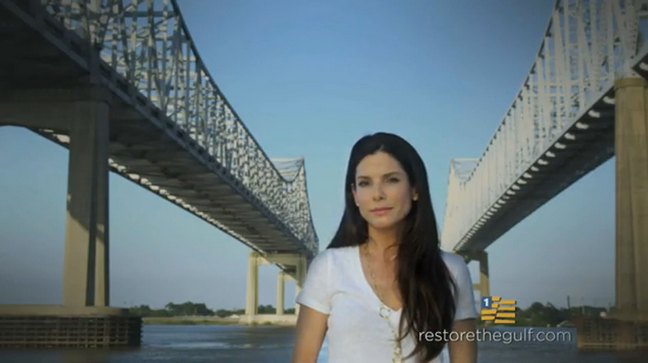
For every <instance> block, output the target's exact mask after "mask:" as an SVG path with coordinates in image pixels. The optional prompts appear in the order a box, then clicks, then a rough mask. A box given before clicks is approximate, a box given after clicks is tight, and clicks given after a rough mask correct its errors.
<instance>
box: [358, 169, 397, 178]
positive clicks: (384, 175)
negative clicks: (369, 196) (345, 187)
mask: <svg viewBox="0 0 648 363" xmlns="http://www.w3.org/2000/svg"><path fill="white" fill-rule="evenodd" d="M400 174H401V172H400V171H390V172H389V173H386V174H383V178H384V177H387V176H391V175H400ZM358 179H371V178H370V177H368V176H366V175H358Z"/></svg>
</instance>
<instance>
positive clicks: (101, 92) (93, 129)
mask: <svg viewBox="0 0 648 363" xmlns="http://www.w3.org/2000/svg"><path fill="white" fill-rule="evenodd" d="M110 103H111V95H110V92H109V91H108V90H107V89H105V88H103V87H98V86H94V85H77V86H73V87H70V88H60V89H54V88H52V89H50V88H38V89H31V90H30V89H20V90H12V91H11V92H9V93H8V94H7V95H5V96H4V97H3V99H2V100H0V124H4V125H15V126H22V127H27V128H30V129H32V130H35V129H51V130H56V131H57V132H59V133H62V134H67V135H68V136H69V137H70V144H69V151H70V153H69V162H68V192H67V216H66V222H65V252H64V266H63V305H64V306H70V307H83V306H97V307H102V306H108V305H109V301H110V294H109V287H110V284H109V271H108V268H109V261H108V258H109V243H108V171H109V168H108V155H109V150H108V146H109V112H110Z"/></svg>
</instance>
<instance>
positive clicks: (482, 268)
mask: <svg viewBox="0 0 648 363" xmlns="http://www.w3.org/2000/svg"><path fill="white" fill-rule="evenodd" d="M465 261H466V263H468V262H470V261H477V262H479V282H478V283H473V289H476V290H479V297H480V299H481V298H484V297H486V296H490V281H489V277H488V253H487V252H486V251H480V252H476V253H471V254H469V255H467V256H466V257H465Z"/></svg>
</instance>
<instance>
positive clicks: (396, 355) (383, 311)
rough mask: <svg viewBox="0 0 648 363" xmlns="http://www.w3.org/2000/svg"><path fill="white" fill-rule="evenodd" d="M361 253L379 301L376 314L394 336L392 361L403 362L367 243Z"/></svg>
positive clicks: (394, 362)
mask: <svg viewBox="0 0 648 363" xmlns="http://www.w3.org/2000/svg"><path fill="white" fill-rule="evenodd" d="M363 254H364V256H365V261H366V262H367V270H369V271H368V272H369V284H370V285H371V287H372V288H373V290H374V292H375V293H376V295H377V296H378V300H379V301H380V306H379V307H378V315H379V316H380V317H381V318H382V319H383V320H385V321H386V322H387V325H388V326H389V329H390V330H391V332H392V335H393V336H394V350H393V353H392V363H402V362H403V355H402V349H401V342H400V340H398V334H396V330H394V327H393V326H392V324H391V322H390V321H389V316H390V315H391V312H392V311H393V310H392V309H391V308H390V307H389V306H387V305H385V303H384V302H383V301H385V299H384V297H383V296H382V294H381V293H380V290H379V289H378V286H377V285H376V282H375V281H376V275H375V273H374V271H373V268H372V266H371V258H370V254H369V243H365V249H364V251H363Z"/></svg>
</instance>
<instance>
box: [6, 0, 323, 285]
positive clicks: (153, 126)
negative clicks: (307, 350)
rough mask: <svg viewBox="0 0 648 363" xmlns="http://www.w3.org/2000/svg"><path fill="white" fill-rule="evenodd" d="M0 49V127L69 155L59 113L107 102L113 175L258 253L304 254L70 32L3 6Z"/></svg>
mask: <svg viewBox="0 0 648 363" xmlns="http://www.w3.org/2000/svg"><path fill="white" fill-rule="evenodd" d="M56 34H58V35H59V36H58V37H54V36H53V35H56ZM0 47H1V49H3V51H2V52H0V94H1V95H2V97H1V99H0V125H15V126H24V127H27V128H29V129H30V130H31V131H34V132H36V133H38V134H40V135H42V136H44V137H46V138H48V139H50V140H52V141H55V142H57V143H59V144H61V145H62V146H64V147H69V134H70V129H71V122H72V121H73V120H69V119H66V110H74V109H75V107H77V105H78V104H81V103H88V102H95V103H104V104H107V105H108V115H107V118H108V120H109V134H108V135H105V136H106V137H107V141H108V143H109V144H108V145H109V146H108V147H109V156H110V158H111V159H112V161H114V164H113V165H112V171H114V172H116V173H118V174H119V175H121V176H123V177H125V178H127V179H128V180H131V181H133V182H135V183H137V184H138V185H140V186H142V187H144V188H146V189H147V190H150V191H152V192H155V193H157V194H158V195H160V196H162V197H164V198H166V199H167V200H169V201H171V202H172V203H175V204H177V205H179V206H181V207H183V204H184V205H185V206H184V207H183V208H185V209H187V208H186V206H187V205H190V206H193V207H195V208H197V209H198V210H199V211H200V212H203V213H205V214H206V215H207V216H208V217H210V218H212V219H213V220H215V221H217V222H218V224H217V225H216V226H217V227H219V228H221V229H223V230H224V231H226V232H227V233H230V234H231V235H234V236H235V237H237V238H239V239H240V240H242V242H244V243H246V244H248V245H249V246H250V247H252V248H253V249H255V250H257V251H262V252H271V253H302V254H306V255H309V254H310V253H309V252H308V251H307V250H306V248H305V247H304V246H303V244H302V243H301V241H299V240H298V239H297V238H296V237H295V236H294V234H293V233H292V232H290V231H289V230H288V228H287V227H286V226H285V225H284V224H283V223H280V220H279V219H278V218H277V217H276V216H274V215H273V214H272V213H271V212H270V211H269V210H268V209H267V208H266V207H265V206H264V205H263V204H262V203H261V202H260V200H259V199H258V198H257V197H256V196H255V195H253V194H252V193H251V192H250V191H249V190H247V188H245V187H244V186H243V185H242V184H241V183H240V182H239V181H238V180H237V179H235V178H234V177H233V176H232V175H231V173H230V172H229V170H228V169H227V168H226V167H224V166H223V165H221V164H220V163H219V162H218V161H217V160H216V159H215V158H214V157H213V156H210V155H208V153H207V152H206V150H205V149H204V148H203V147H201V146H199V145H198V144H197V143H196V142H195V141H194V140H193V139H191V138H190V136H189V135H188V134H187V133H186V132H185V131H183V130H182V129H180V127H178V126H177V125H175V124H174V123H173V122H172V121H171V120H169V119H168V118H167V117H166V116H165V115H163V114H162V113H161V112H160V110H159V109H158V108H157V107H156V106H154V105H153V104H152V103H151V102H150V101H149V100H148V99H147V98H146V97H145V96H144V95H142V94H141V93H140V92H139V91H138V90H136V89H135V88H134V87H133V86H132V85H131V84H130V83H129V82H128V81H127V80H126V79H124V78H123V77H121V76H120V75H119V74H116V72H115V71H114V70H112V69H110V68H108V67H107V66H106V65H105V64H104V63H102V62H101V61H99V60H98V58H97V55H96V52H95V51H94V50H93V49H91V48H90V47H89V46H88V44H86V42H85V41H84V40H82V39H80V38H79V37H78V36H76V34H74V33H71V32H69V31H67V30H65V29H62V28H60V26H58V25H57V24H52V22H48V21H47V19H46V20H44V21H35V20H33V19H31V18H28V17H23V18H22V19H21V18H20V17H19V16H17V15H16V12H15V11H14V10H12V9H8V8H7V7H5V6H4V5H0ZM115 165H118V166H119V168H117V167H116V166H115ZM161 190H166V192H168V194H167V193H163V192H161ZM180 199H181V200H182V201H184V203H182V201H180ZM187 210H188V211H189V212H190V213H193V214H195V215H197V216H198V217H199V218H202V219H205V218H203V217H201V216H200V215H198V214H196V213H194V212H193V211H191V210H189V209H187ZM210 223H211V222H210ZM241 237H242V238H241ZM280 267H282V269H283V270H285V271H286V272H288V273H291V274H294V272H295V271H294V267H291V266H280Z"/></svg>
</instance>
